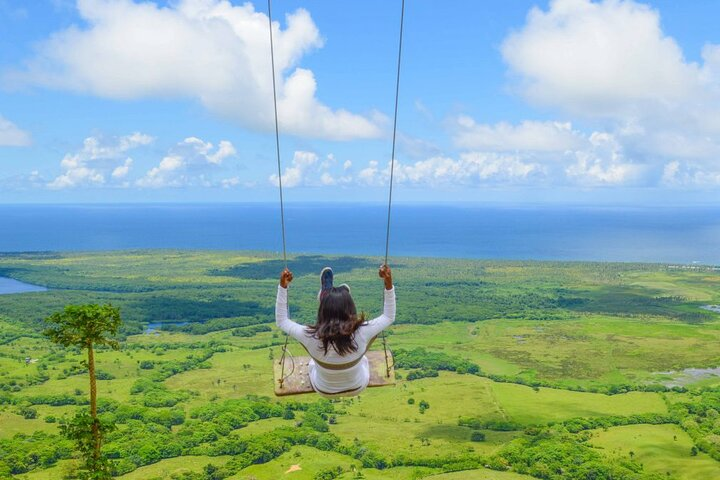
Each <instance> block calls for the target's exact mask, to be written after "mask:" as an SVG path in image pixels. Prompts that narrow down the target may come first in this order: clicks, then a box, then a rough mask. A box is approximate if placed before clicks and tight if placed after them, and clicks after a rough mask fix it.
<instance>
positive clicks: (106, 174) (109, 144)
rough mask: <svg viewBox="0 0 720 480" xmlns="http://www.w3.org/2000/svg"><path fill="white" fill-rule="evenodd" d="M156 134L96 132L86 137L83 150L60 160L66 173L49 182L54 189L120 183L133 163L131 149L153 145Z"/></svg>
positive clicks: (49, 185)
mask: <svg viewBox="0 0 720 480" xmlns="http://www.w3.org/2000/svg"><path fill="white" fill-rule="evenodd" d="M152 141H153V138H152V137H151V136H149V135H145V134H143V133H139V132H136V133H133V134H131V135H126V136H123V137H119V138H112V139H105V138H102V137H99V136H92V137H88V138H86V139H85V141H84V142H83V146H82V148H81V149H80V150H78V151H76V152H73V153H68V154H66V155H65V156H64V157H63V159H62V161H61V162H60V168H61V169H62V173H61V174H60V175H59V176H57V177H56V178H55V179H54V180H52V181H50V182H48V183H47V187H48V188H51V189H65V188H74V187H83V186H102V185H106V184H111V185H120V183H119V182H120V181H121V180H122V179H123V178H124V177H125V176H126V175H127V174H128V172H129V171H130V167H131V166H132V164H133V160H132V158H130V157H128V156H127V152H128V151H130V150H133V149H135V148H138V147H141V146H144V145H149V144H150V143H152Z"/></svg>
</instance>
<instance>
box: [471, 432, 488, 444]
mask: <svg viewBox="0 0 720 480" xmlns="http://www.w3.org/2000/svg"><path fill="white" fill-rule="evenodd" d="M470 441H471V442H484V441H485V434H484V433H483V432H481V431H480V430H475V431H473V432H472V433H471V434H470Z"/></svg>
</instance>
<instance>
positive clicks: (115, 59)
mask: <svg viewBox="0 0 720 480" xmlns="http://www.w3.org/2000/svg"><path fill="white" fill-rule="evenodd" d="M273 5H274V7H273V8H274V18H275V20H276V22H277V23H276V26H275V28H276V49H277V50H276V52H277V55H278V58H277V59H276V60H277V62H278V65H279V67H280V68H279V73H278V76H277V80H278V82H279V89H280V90H279V93H280V104H279V109H280V112H279V113H280V117H281V130H282V137H281V149H282V162H283V167H284V181H285V185H286V186H287V187H288V190H287V200H288V201H325V200H328V199H331V200H333V201H371V202H372V201H383V200H384V199H385V196H386V187H387V182H388V175H387V171H388V168H387V167H388V161H389V157H390V149H391V144H390V133H391V127H392V118H391V115H392V108H393V101H394V98H393V94H394V81H395V61H396V55H397V37H398V20H399V7H400V2H399V1H397V2H395V1H387V0H383V1H379V0H373V1H368V0H364V1H362V2H360V1H343V2H328V1H296V0H276V1H275V2H274V4H273ZM266 12H267V5H266V3H265V2H255V3H252V2H248V3H240V2H227V1H220V0H177V1H172V2H160V1H156V2H140V1H138V0H136V1H132V0H78V1H77V2H75V1H71V0H38V1H36V2H25V1H15V0H0V31H1V32H3V34H2V35H1V36H0V202H3V203H15V202H51V203H61V202H62V203H64V202H135V201H170V202H174V201H265V200H269V201H272V200H275V199H276V198H277V189H276V187H275V186H274V182H275V177H274V174H275V173H276V172H275V168H276V164H275V150H274V148H275V145H274V136H273V130H272V121H271V120H272V103H271V98H272V97H271V92H272V90H271V77H270V71H269V66H270V65H269V51H268V48H269V46H268V37H267V35H268V32H267V17H266ZM717 18H720V1H717V0H712V1H711V0H698V1H693V2H674V1H669V0H664V1H655V2H633V1H610V0H607V1H602V2H590V1H589V0H556V1H550V2H548V1H540V2H528V1H521V0H517V1H513V2H507V1H500V0H485V1H483V2H469V1H466V2H462V1H448V2H437V1H430V0H408V1H407V5H406V17H405V20H406V23H405V44H404V52H403V64H402V81H401V93H400V110H399V139H398V150H397V154H396V159H397V164H396V174H397V177H396V179H397V191H396V192H397V194H396V199H397V200H398V201H408V202H417V201H431V202H436V201H480V202H510V203H524V204H533V203H542V202H559V203H569V204H577V203H627V204H647V205H655V204H708V203H713V202H715V201H716V199H717V198H718V196H717V195H718V193H720V120H718V119H719V118H720V115H718V111H720V33H719V32H720V30H718V29H717V24H716V23H715V22H713V20H714V19H717Z"/></svg>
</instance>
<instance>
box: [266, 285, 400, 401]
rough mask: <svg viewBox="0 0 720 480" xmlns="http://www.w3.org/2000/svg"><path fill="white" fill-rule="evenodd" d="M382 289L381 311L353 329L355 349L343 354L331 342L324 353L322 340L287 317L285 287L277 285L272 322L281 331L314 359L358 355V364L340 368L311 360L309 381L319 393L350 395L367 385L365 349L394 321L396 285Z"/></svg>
mask: <svg viewBox="0 0 720 480" xmlns="http://www.w3.org/2000/svg"><path fill="white" fill-rule="evenodd" d="M384 291H385V293H384V296H385V302H384V307H383V314H382V315H380V316H379V317H377V318H375V319H373V320H370V321H369V322H367V323H365V324H364V325H361V326H360V327H358V329H357V330H355V333H354V339H355V343H356V344H357V347H358V348H357V350H356V351H354V352H351V353H348V354H346V355H344V356H343V355H340V354H338V353H337V352H336V351H335V349H334V348H332V347H331V346H330V347H329V348H328V351H327V355H326V354H325V350H324V349H323V345H322V341H320V340H319V339H317V338H313V337H312V336H311V334H310V333H309V332H308V330H307V327H306V326H305V325H300V324H299V323H296V322H294V321H292V320H290V318H289V317H288V307H287V289H286V288H283V287H281V286H279V285H278V291H277V300H276V302H275V323H276V324H277V326H278V327H280V329H281V330H282V331H284V332H285V333H287V334H288V335H290V336H291V337H293V338H294V339H295V340H297V341H298V342H300V343H301V344H303V346H304V347H305V349H306V350H307V351H308V353H309V354H310V356H311V357H312V358H313V359H317V360H318V361H319V362H322V363H326V364H331V365H344V364H348V363H351V362H353V361H355V360H358V359H360V361H359V362H358V363H357V364H355V365H353V366H351V367H349V368H347V369H343V370H330V369H328V368H323V367H322V366H320V365H319V364H316V363H315V362H313V361H312V360H311V361H310V372H309V373H310V383H312V386H313V388H314V389H315V390H316V391H317V392H318V393H320V394H325V395H333V394H335V395H337V394H340V393H343V394H344V395H348V396H350V395H357V394H358V393H360V392H361V391H363V390H364V389H365V388H366V387H367V385H368V382H369V381H370V367H369V365H368V360H367V357H365V351H366V350H367V348H368V345H369V344H370V342H372V341H373V339H374V338H375V337H376V336H377V335H378V334H379V333H380V332H381V331H383V330H384V329H385V328H387V327H388V326H389V325H391V324H392V323H393V322H394V321H395V287H393V288H391V289H390V290H387V289H385V290H384ZM361 357H362V358H361Z"/></svg>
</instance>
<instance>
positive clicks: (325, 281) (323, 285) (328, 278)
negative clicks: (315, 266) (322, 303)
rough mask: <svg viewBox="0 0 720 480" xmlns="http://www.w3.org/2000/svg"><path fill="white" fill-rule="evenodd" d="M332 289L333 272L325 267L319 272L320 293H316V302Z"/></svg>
mask: <svg viewBox="0 0 720 480" xmlns="http://www.w3.org/2000/svg"><path fill="white" fill-rule="evenodd" d="M332 287H333V271H332V268H330V267H325V268H323V269H322V272H320V291H319V292H318V300H320V299H321V298H322V296H323V294H324V293H325V292H327V291H329V290H330V289H331V288H332Z"/></svg>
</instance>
